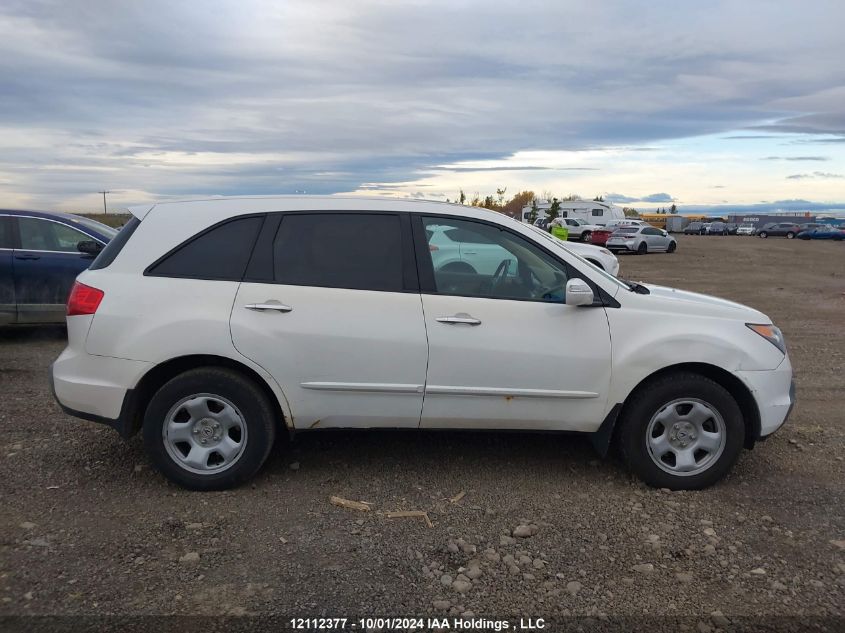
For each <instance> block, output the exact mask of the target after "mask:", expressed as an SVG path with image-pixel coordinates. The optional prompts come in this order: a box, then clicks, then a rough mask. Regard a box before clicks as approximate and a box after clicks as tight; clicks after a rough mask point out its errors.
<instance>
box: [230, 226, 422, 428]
mask: <svg viewBox="0 0 845 633" xmlns="http://www.w3.org/2000/svg"><path fill="white" fill-rule="evenodd" d="M276 219H278V216H276ZM268 224H269V222H268ZM268 231H271V232H272V233H273V235H270V236H269V237H268V235H267V233H268ZM265 250H266V252H265ZM413 258H414V255H413V248H412V243H411V234H410V223H409V218H408V217H407V216H406V215H405V216H400V215H398V214H392V213H372V214H368V213H348V214H344V213H331V212H316V213H290V214H284V215H283V216H282V218H281V223H280V224H279V225H278V229H276V228H275V226H272V227H271V228H267V229H265V233H264V234H262V236H261V238H259V241H258V245H257V246H256V253H255V254H254V255H253V261H252V262H251V263H250V268H249V270H248V280H246V281H244V282H243V283H242V284H241V286H240V289H239V290H238V294H237V297H236V299H235V304H234V306H233V308H232V317H231V331H232V340H233V342H234V344H235V347H236V348H237V349H238V351H240V352H241V353H242V354H243V355H244V356H246V357H248V358H250V359H252V360H253V361H255V362H256V363H258V364H259V365H261V366H262V367H264V369H266V370H267V371H268V372H269V373H270V374H272V375H273V377H274V378H275V379H276V381H277V382H278V383H279V385H280V386H281V388H282V390H283V391H284V393H285V396H286V397H287V400H288V404H289V406H290V410H291V412H292V413H293V423H294V426H295V427H296V428H297V429H310V428H327V427H414V428H415V427H417V426H418V425H419V421H420V411H421V409H422V399H423V388H424V385H425V370H426V363H427V361H428V346H427V342H426V336H425V324H424V322H423V314H422V305H421V301H420V295H419V291H418V288H417V282H416V272H415V270H414V259H413ZM255 262H266V263H267V270H265V271H262V270H261V268H260V267H259V268H257V269H256V267H255V266H254V264H255Z"/></svg>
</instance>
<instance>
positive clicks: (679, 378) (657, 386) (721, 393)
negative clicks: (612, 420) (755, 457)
mask: <svg viewBox="0 0 845 633" xmlns="http://www.w3.org/2000/svg"><path fill="white" fill-rule="evenodd" d="M680 398H694V399H697V400H701V401H703V402H705V403H707V405H708V406H710V407H711V408H712V409H714V410H715V411H717V412H718V413H719V415H721V417H722V419H723V421H724V424H725V444H724V448H723V449H722V452H721V454H720V455H719V456H718V458H717V459H716V460H715V461H714V462H713V463H712V464H711V465H710V466H709V467H707V468H706V469H705V470H704V471H702V472H700V473H696V474H693V475H686V476H684V475H676V474H672V473H669V472H666V471H665V470H663V469H662V468H660V467H659V466H658V465H657V464H656V463H655V462H654V461H653V460H652V457H651V455H650V454H649V451H648V448H647V446H646V442H647V439H646V434H647V430H648V426H649V423H650V422H651V419H652V417H654V416H655V415H656V414H657V413H658V412H659V411H661V410H662V409H663V408H664V407H665V406H666V405H667V404H668V403H670V402H672V401H673V400H675V399H680ZM618 428H619V432H618V434H617V437H616V440H617V442H618V447H619V450H620V452H621V454H622V458H623V460H624V461H625V463H626V464H627V465H628V467H629V468H630V469H631V471H633V473H634V474H636V475H637V476H638V477H639V478H640V479H641V480H643V481H644V482H645V483H646V484H648V485H649V486H653V487H655V488H669V489H671V490H698V489H701V488H706V487H707V486H711V485H712V484H714V483H716V482H717V481H719V480H720V479H722V478H723V477H724V476H725V475H726V474H727V473H728V471H729V470H730V469H731V467H732V466H733V465H734V463H736V460H737V458H738V457H739V454H740V452H741V451H742V447H743V444H744V442H745V423H744V421H743V417H742V412H741V411H740V409H739V405H737V403H736V400H734V398H733V396H731V394H730V393H729V392H728V391H727V390H726V389H725V388H724V387H722V386H721V385H719V384H718V383H716V382H714V381H712V380H710V379H709V378H706V377H704V376H701V375H699V374H695V373H691V372H676V373H672V374H665V375H663V376H660V377H658V378H655V379H653V380H650V381H648V382H647V383H645V384H644V385H642V386H641V387H640V388H639V389H637V391H636V392H635V393H634V394H633V395H631V396H630V397H629V399H628V401H627V402H626V403H625V407H624V409H623V411H622V416H621V418H620V420H619V427H618Z"/></svg>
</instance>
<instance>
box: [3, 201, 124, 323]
mask: <svg viewBox="0 0 845 633" xmlns="http://www.w3.org/2000/svg"><path fill="white" fill-rule="evenodd" d="M116 234H117V231H116V230H115V229H113V228H111V227H109V226H106V225H105V224H101V223H100V222H95V221H94V220H89V219H88V218H82V217H79V216H76V215H70V214H68V213H52V212H46V211H10V210H6V209H0V325H2V324H9V323H60V322H63V321H64V318H65V303H66V301H67V297H68V293H69V292H70V287H71V286H72V285H73V281H74V279H76V276H77V275H78V274H79V273H80V272H82V271H83V270H85V269H86V268H88V266H89V265H90V264H91V262H92V261H93V260H94V257H96V255H97V253H99V251H100V250H102V248H103V246H105V245H106V244H107V243H108V242H109V240H111V239H112V238H113V237H114V236H115V235H116Z"/></svg>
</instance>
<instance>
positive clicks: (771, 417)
mask: <svg viewBox="0 0 845 633" xmlns="http://www.w3.org/2000/svg"><path fill="white" fill-rule="evenodd" d="M736 373H737V376H738V377H739V378H740V380H742V381H743V382H744V383H745V384H746V386H747V387H748V388H749V389H750V390H751V394H752V395H753V396H754V400H755V401H756V402H757V409H758V410H759V412H760V435H759V438H758V439H764V438H766V437H768V436H769V435H771V434H772V433H774V432H775V431H777V430H778V429H780V428H781V427H782V426H783V425H784V423H786V421H787V419H788V418H789V415H790V414H791V413H792V409H793V407H794V406H795V381H794V380H793V377H792V365H791V364H790V362H789V358H788V357H785V358H784V359H783V362H782V363H781V364H780V365H779V366H778V367H777V369H773V370H771V371H738V372H736Z"/></svg>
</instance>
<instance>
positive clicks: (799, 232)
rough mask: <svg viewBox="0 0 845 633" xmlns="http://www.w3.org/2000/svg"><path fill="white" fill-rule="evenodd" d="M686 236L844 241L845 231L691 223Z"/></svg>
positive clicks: (799, 226)
mask: <svg viewBox="0 0 845 633" xmlns="http://www.w3.org/2000/svg"><path fill="white" fill-rule="evenodd" d="M684 234H685V235H756V236H758V237H762V238H769V237H785V238H787V239H790V240H791V239H794V238H796V237H799V238H801V239H805V240H811V239H816V240H842V239H845V230H843V229H842V228H839V227H835V226H831V225H826V224H818V223H816V222H807V223H804V224H795V223H794V222H770V223H768V224H764V225H763V226H761V227H755V226H754V225H753V224H739V225H738V224H732V223H727V222H718V221H717V222H690V223H689V224H688V225H687V226H686V227H685V228H684Z"/></svg>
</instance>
